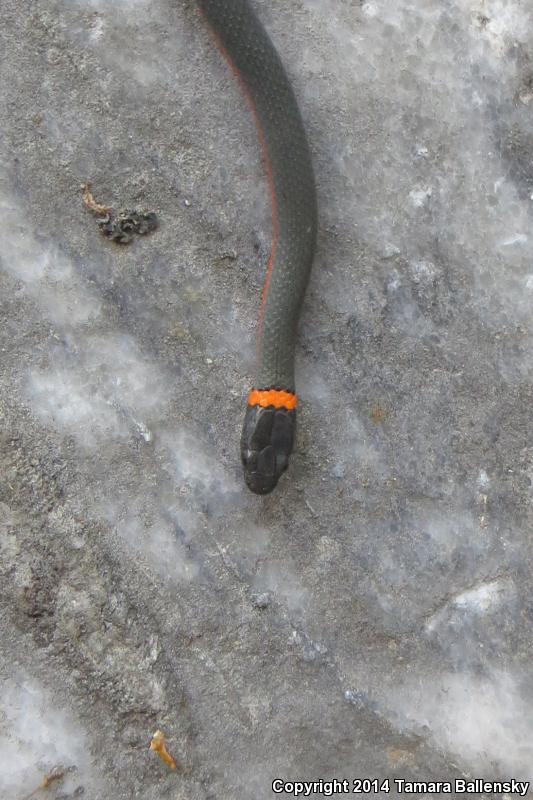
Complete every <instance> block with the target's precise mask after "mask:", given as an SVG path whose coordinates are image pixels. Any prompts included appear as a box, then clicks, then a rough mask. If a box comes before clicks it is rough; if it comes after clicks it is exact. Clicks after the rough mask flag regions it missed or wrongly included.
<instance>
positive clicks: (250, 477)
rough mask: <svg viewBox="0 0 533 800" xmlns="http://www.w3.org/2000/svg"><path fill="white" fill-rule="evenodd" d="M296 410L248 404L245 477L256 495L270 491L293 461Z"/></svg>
mask: <svg viewBox="0 0 533 800" xmlns="http://www.w3.org/2000/svg"><path fill="white" fill-rule="evenodd" d="M295 430H296V410H295V409H292V410H287V409H286V408H273V407H269V408H262V407H261V406H248V408H247V409H246V416H245V418H244V425H243V429H242V436H241V461H242V464H243V467H244V479H245V481H246V484H247V486H248V488H249V489H251V491H252V492H255V494H268V493H269V492H271V491H272V489H274V487H275V486H276V484H277V482H278V480H279V478H280V476H281V475H282V474H283V472H285V470H286V469H287V467H288V464H289V456H290V454H291V452H292V446H293V442H294V433H295Z"/></svg>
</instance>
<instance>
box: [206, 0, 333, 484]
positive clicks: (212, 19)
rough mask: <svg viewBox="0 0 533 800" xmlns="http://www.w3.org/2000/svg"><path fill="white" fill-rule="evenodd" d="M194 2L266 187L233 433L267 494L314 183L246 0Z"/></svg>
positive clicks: (288, 379)
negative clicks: (237, 88) (251, 121)
mask: <svg viewBox="0 0 533 800" xmlns="http://www.w3.org/2000/svg"><path fill="white" fill-rule="evenodd" d="M197 3H198V6H199V7H200V10H201V12H202V13H203V16H204V17H205V19H206V21H207V23H208V25H209V26H210V28H211V30H212V32H213V33H214V35H215V38H216V40H217V43H218V45H219V47H220V49H221V50H222V52H223V54H224V55H225V56H226V58H227V60H228V61H229V63H230V65H231V66H232V68H233V71H234V72H235V73H236V75H237V77H238V79H239V82H240V83H241V85H242V87H243V89H244V91H245V94H246V95H247V97H248V99H249V100H250V103H251V105H252V108H253V111H254V116H255V119H256V123H257V129H258V134H259V138H260V140H261V145H262V149H263V153H264V157H265V162H266V167H267V174H268V179H269V183H270V190H271V200H272V233H273V235H272V248H271V255H270V260H269V263H268V267H267V271H266V277H265V283H264V287H263V293H262V300H261V311H260V324H259V342H258V366H257V373H256V376H255V383H254V386H253V389H252V390H251V392H250V394H249V396H248V405H247V410H246V415H245V420H244V425H243V431H242V437H241V460H242V463H243V467H244V477H245V480H246V484H247V485H248V487H249V488H250V489H251V490H252V491H253V492H255V493H257V494H267V493H268V492H271V491H272V489H273V488H274V487H275V486H276V484H277V482H278V479H279V477H280V475H281V474H282V473H283V472H284V470H285V469H286V468H287V465H288V460H289V455H290V453H291V451H292V446H293V440H294V433H295V428H296V404H297V398H296V394H295V382H294V350H295V341H296V329H297V324H298V318H299V314H300V308H301V305H302V301H303V297H304V293H305V290H306V287H307V283H308V280H309V274H310V270H311V265H312V262H313V257H314V253H315V246H316V235H317V202H316V190H315V180H314V174H313V167H312V163H311V155H310V152H309V146H308V143H307V138H306V134H305V130H304V125H303V122H302V117H301V114H300V111H299V109H298V104H297V102H296V98H295V95H294V92H293V89H292V87H291V84H290V82H289V79H288V77H287V74H286V72H285V69H284V67H283V64H282V62H281V59H280V57H279V55H278V53H277V52H276V50H275V48H274V45H273V44H272V42H271V40H270V37H269V36H268V34H267V32H266V31H265V29H264V27H263V25H262V24H261V22H260V21H259V19H258V17H257V16H256V14H255V12H254V10H253V9H252V7H251V5H250V3H249V2H248V0H197Z"/></svg>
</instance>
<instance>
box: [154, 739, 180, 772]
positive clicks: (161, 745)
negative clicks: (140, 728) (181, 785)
mask: <svg viewBox="0 0 533 800" xmlns="http://www.w3.org/2000/svg"><path fill="white" fill-rule="evenodd" d="M150 750H153V751H154V753H157V755H158V756H159V758H160V759H161V760H162V761H164V762H165V764H166V765H167V767H169V768H170V769H176V762H175V761H174V759H173V758H172V756H171V755H170V753H169V752H168V750H167V747H166V741H165V735H164V733H163V731H156V732H155V733H154V735H153V736H152V741H151V742H150Z"/></svg>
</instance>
